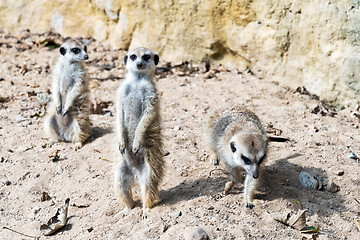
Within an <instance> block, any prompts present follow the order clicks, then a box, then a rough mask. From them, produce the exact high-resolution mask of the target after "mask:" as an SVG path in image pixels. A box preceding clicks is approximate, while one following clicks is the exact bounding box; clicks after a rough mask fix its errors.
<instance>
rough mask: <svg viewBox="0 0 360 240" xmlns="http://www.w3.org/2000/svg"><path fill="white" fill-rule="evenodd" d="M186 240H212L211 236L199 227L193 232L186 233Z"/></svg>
mask: <svg viewBox="0 0 360 240" xmlns="http://www.w3.org/2000/svg"><path fill="white" fill-rule="evenodd" d="M184 239H185V240H210V238H209V236H208V235H207V233H206V232H205V230H204V229H202V228H201V227H197V228H195V229H193V230H191V231H186V233H185V234H184Z"/></svg>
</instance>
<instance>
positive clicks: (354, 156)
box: [347, 153, 359, 160]
mask: <svg viewBox="0 0 360 240" xmlns="http://www.w3.org/2000/svg"><path fill="white" fill-rule="evenodd" d="M347 156H348V157H349V158H352V159H355V160H358V159H359V158H358V156H356V154H355V153H349V154H348V155H347Z"/></svg>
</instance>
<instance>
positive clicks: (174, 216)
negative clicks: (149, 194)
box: [169, 211, 182, 218]
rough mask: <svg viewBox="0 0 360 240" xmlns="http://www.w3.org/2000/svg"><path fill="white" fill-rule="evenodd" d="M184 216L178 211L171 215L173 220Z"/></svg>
mask: <svg viewBox="0 0 360 240" xmlns="http://www.w3.org/2000/svg"><path fill="white" fill-rule="evenodd" d="M181 215H182V212H181V211H177V212H173V213H170V214H169V216H170V217H172V218H178V217H180V216H181Z"/></svg>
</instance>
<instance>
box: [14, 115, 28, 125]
mask: <svg viewBox="0 0 360 240" xmlns="http://www.w3.org/2000/svg"><path fill="white" fill-rule="evenodd" d="M27 120H28V119H27V118H26V117H23V116H17V117H16V123H21V122H25V121H27Z"/></svg>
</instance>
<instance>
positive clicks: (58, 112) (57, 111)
mask: <svg viewBox="0 0 360 240" xmlns="http://www.w3.org/2000/svg"><path fill="white" fill-rule="evenodd" d="M61 111H62V109H61V106H57V107H56V113H57V114H58V115H61V114H62V113H61Z"/></svg>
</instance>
